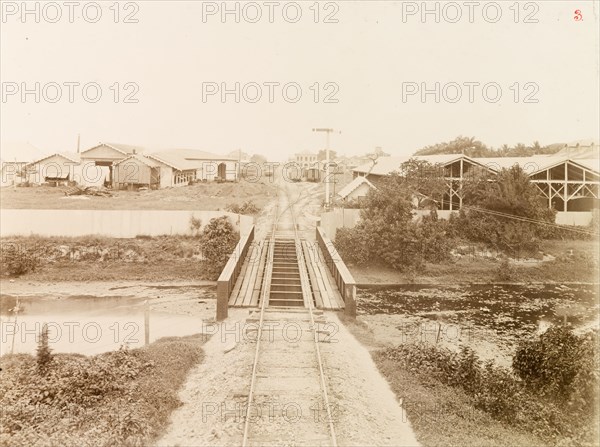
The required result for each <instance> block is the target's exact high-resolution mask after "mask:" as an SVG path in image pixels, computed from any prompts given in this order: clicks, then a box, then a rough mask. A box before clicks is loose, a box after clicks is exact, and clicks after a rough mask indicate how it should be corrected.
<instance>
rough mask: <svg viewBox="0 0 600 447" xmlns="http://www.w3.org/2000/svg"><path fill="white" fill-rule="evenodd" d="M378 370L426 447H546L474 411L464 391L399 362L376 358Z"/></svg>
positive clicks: (482, 413) (537, 440) (533, 438)
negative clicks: (410, 369) (415, 372)
mask: <svg viewBox="0 0 600 447" xmlns="http://www.w3.org/2000/svg"><path fill="white" fill-rule="evenodd" d="M373 357H374V360H375V363H376V364H377V366H378V368H379V371H380V372H381V373H382V374H383V375H384V377H386V379H387V380H388V382H389V384H390V386H391V388H392V391H394V393H395V394H396V396H397V397H398V398H399V399H402V405H403V407H404V408H405V410H406V413H407V415H408V420H409V421H410V423H411V425H412V427H413V429H414V431H415V434H416V436H417V440H418V441H419V442H421V443H422V444H423V445H424V446H426V447H434V446H457V447H458V446H460V447H462V446H464V447H471V446H472V447H484V446H485V447H488V446H489V447H491V446H498V447H506V446H542V445H547V443H546V442H543V441H542V440H541V439H539V438H537V437H535V436H533V435H531V434H529V433H524V432H520V431H518V430H515V429H514V428H513V427H510V426H508V425H506V424H503V423H501V422H498V421H496V420H494V419H493V418H492V417H491V416H490V415H488V414H487V413H485V412H483V411H481V410H478V409H477V408H475V407H474V406H473V404H472V402H471V399H470V398H469V396H467V395H466V394H465V393H464V392H463V391H461V390H459V389H457V388H454V387H450V386H447V385H444V384H442V383H440V382H437V381H435V380H427V378H426V377H422V376H419V375H416V374H414V372H410V371H407V370H406V369H404V368H403V367H402V366H400V365H399V364H398V363H397V362H395V361H393V360H389V359H385V358H382V357H380V356H378V355H377V354H376V355H374V356H373Z"/></svg>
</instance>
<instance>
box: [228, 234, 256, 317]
mask: <svg viewBox="0 0 600 447" xmlns="http://www.w3.org/2000/svg"><path fill="white" fill-rule="evenodd" d="M254 248H255V246H254V244H253V245H251V246H250V249H249V250H248V254H247V255H246V259H244V263H243V264H242V268H241V270H240V275H239V276H238V279H237V280H236V282H235V286H234V287H233V290H232V291H231V296H230V297H229V305H230V306H232V307H239V306H241V305H242V303H241V302H238V300H239V296H240V289H241V287H242V284H243V282H244V278H245V277H246V271H247V270H248V266H249V265H250V259H252V252H253V250H254Z"/></svg>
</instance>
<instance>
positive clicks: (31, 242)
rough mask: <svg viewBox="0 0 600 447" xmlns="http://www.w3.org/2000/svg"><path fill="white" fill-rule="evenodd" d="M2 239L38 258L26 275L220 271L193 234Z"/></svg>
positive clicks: (166, 276) (86, 277) (146, 277)
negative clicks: (203, 253)
mask: <svg viewBox="0 0 600 447" xmlns="http://www.w3.org/2000/svg"><path fill="white" fill-rule="evenodd" d="M0 244H1V245H2V248H3V249H4V248H7V247H9V246H17V247H18V250H19V251H20V252H21V251H22V252H24V253H29V254H31V255H32V256H33V257H34V259H35V260H36V269H35V271H33V272H29V273H26V274H24V275H22V276H21V277H20V278H21V279H23V280H39V281H117V280H123V279H127V280H141V281H151V280H156V281H164V280H215V279H216V278H217V277H218V275H219V273H220V272H217V271H216V270H215V268H214V266H213V265H211V263H208V262H205V261H203V260H201V259H200V258H199V255H200V243H199V240H198V238H197V237H193V236H158V237H140V238H135V239H117V238H109V237H100V236H82V237H41V236H28V237H11V238H2V239H1V240H0Z"/></svg>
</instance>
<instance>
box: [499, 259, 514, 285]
mask: <svg viewBox="0 0 600 447" xmlns="http://www.w3.org/2000/svg"><path fill="white" fill-rule="evenodd" d="M516 277H517V269H516V268H515V266H514V265H512V264H511V263H510V261H509V259H508V258H504V259H502V262H501V263H500V266H499V267H498V271H497V274H496V278H497V279H498V281H504V282H508V281H514V280H515V278H516Z"/></svg>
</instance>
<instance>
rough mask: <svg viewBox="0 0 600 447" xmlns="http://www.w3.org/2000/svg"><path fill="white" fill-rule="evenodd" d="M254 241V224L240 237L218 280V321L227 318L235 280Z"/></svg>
mask: <svg viewBox="0 0 600 447" xmlns="http://www.w3.org/2000/svg"><path fill="white" fill-rule="evenodd" d="M253 241H254V225H253V226H252V228H251V229H250V231H249V232H248V234H246V235H245V236H242V237H241V238H240V241H239V242H238V244H237V246H236V247H235V249H234V250H233V253H231V255H230V256H229V260H228V261H227V264H225V267H224V268H223V271H222V272H221V274H220V275H219V279H218V280H217V316H216V319H217V321H222V320H224V319H225V318H227V310H228V308H229V296H230V295H231V291H232V290H233V288H234V287H235V282H236V281H237V279H238V276H239V275H240V270H241V269H242V265H243V264H244V259H246V254H247V253H248V249H249V248H250V245H251V244H252V242H253Z"/></svg>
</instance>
